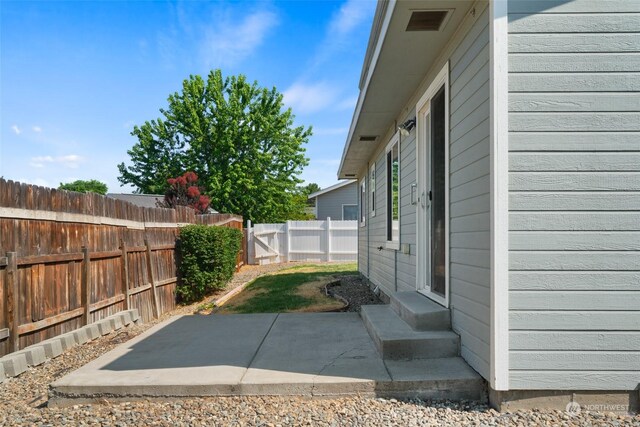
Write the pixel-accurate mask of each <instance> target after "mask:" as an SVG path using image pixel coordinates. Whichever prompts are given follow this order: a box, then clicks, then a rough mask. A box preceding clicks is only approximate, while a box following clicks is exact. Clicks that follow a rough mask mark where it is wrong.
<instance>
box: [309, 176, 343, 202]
mask: <svg viewBox="0 0 640 427" xmlns="http://www.w3.org/2000/svg"><path fill="white" fill-rule="evenodd" d="M354 182H355V180H353V179H347V180H344V181H340V182H338V183H337V184H334V185H332V186H331V187H327V188H324V189H322V190H320V191H316V192H315V193H311V194H309V197H308V198H309V199H314V198H316V197H318V196H321V195H323V194H326V193H329V192H331V191H334V190H337V189H339V188H342V187H345V186H347V185H349V184H353V183H354Z"/></svg>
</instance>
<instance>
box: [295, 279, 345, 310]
mask: <svg viewBox="0 0 640 427" xmlns="http://www.w3.org/2000/svg"><path fill="white" fill-rule="evenodd" d="M335 281H336V278H335V277H325V278H323V279H320V280H316V281H313V282H309V283H305V284H304V285H301V286H299V287H298V289H296V294H297V295H300V296H301V297H305V298H310V299H313V300H315V301H316V303H315V304H314V305H313V306H310V307H304V308H301V309H298V310H293V311H294V312H297V313H317V312H324V311H340V310H344V309H345V308H346V304H345V303H344V302H342V301H340V300H339V299H336V298H332V297H331V296H329V295H327V294H326V292H325V289H326V287H327V285H328V284H330V283H333V282H335Z"/></svg>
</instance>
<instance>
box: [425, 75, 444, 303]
mask: <svg viewBox="0 0 640 427" xmlns="http://www.w3.org/2000/svg"><path fill="white" fill-rule="evenodd" d="M430 127H431V138H430V144H429V145H430V147H429V152H430V169H431V171H430V172H431V173H430V177H429V181H430V184H431V191H430V194H429V196H430V197H429V198H430V201H431V203H430V205H431V209H430V212H429V214H430V216H431V218H430V222H431V224H430V225H431V226H430V227H429V228H430V236H429V237H430V243H429V245H430V251H429V252H430V258H431V259H430V264H431V265H430V267H431V272H430V273H429V272H428V273H427V274H430V275H431V292H433V293H435V294H437V295H440V296H443V297H444V296H445V293H446V265H445V262H446V248H445V245H446V233H447V230H446V229H445V224H446V206H445V202H446V200H445V192H446V175H445V174H446V164H445V162H446V161H447V160H446V158H445V153H446V152H445V132H446V129H445V91H444V87H442V88H441V89H440V90H439V91H438V93H437V94H436V95H435V96H434V97H433V98H432V99H431V126H430Z"/></svg>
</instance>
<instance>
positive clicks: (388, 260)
mask: <svg viewBox="0 0 640 427" xmlns="http://www.w3.org/2000/svg"><path fill="white" fill-rule="evenodd" d="M383 144H384V145H386V142H383ZM371 162H375V168H376V211H375V216H371V210H369V211H368V213H369V215H368V217H367V220H368V221H367V227H368V229H369V230H368V233H369V236H368V242H367V241H364V242H360V245H359V247H358V251H362V250H365V251H368V254H369V259H368V264H369V276H368V278H369V280H370V281H371V283H373V284H374V285H376V286H379V287H380V289H381V290H382V291H383V292H384V293H386V294H390V293H392V292H395V291H396V290H397V288H396V270H395V264H396V251H394V250H389V249H386V248H385V243H386V241H387V189H386V183H387V163H386V162H387V159H386V152H385V151H384V150H382V152H380V153H378V155H377V156H376V157H375V159H372V160H371ZM400 170H402V160H401V161H400ZM368 171H369V170H367V172H368ZM401 202H402V200H401ZM400 227H402V223H401V225H400ZM379 248H382V249H379ZM414 289H415V284H414Z"/></svg>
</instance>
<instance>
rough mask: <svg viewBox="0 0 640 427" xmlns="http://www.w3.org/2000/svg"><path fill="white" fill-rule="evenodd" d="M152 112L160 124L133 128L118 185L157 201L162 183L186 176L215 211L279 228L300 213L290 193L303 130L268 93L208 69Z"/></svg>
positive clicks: (301, 158)
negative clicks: (132, 142) (157, 111)
mask: <svg viewBox="0 0 640 427" xmlns="http://www.w3.org/2000/svg"><path fill="white" fill-rule="evenodd" d="M160 112H161V114H162V116H163V117H162V118H159V119H157V120H151V121H147V122H145V123H144V124H143V125H142V126H140V127H138V126H136V127H134V129H133V132H132V135H133V136H135V137H137V138H138V142H137V143H136V144H135V145H134V146H133V148H132V149H131V150H129V151H128V154H129V156H130V157H131V165H130V166H126V165H125V164H124V163H122V164H120V165H118V169H119V171H120V176H119V178H118V179H119V181H120V182H121V183H123V184H132V185H133V186H135V187H137V191H138V192H142V193H153V194H159V193H164V192H165V191H166V190H167V179H168V178H171V177H175V176H179V175H180V174H181V173H182V172H183V171H185V170H187V171H193V172H195V173H196V174H197V175H198V178H199V181H200V184H201V186H202V188H203V191H204V193H205V194H207V195H208V196H209V197H210V198H211V203H212V205H213V206H215V208H216V210H218V211H220V212H232V213H238V214H241V215H243V216H244V218H245V220H247V219H250V220H252V221H253V222H279V221H284V220H287V219H292V216H295V215H296V214H297V213H299V212H301V211H302V210H303V209H304V205H305V202H306V201H304V200H302V198H301V197H299V191H298V188H297V186H298V185H299V184H300V183H301V182H302V181H301V180H300V179H299V177H298V176H299V174H300V173H301V172H302V168H303V167H304V166H306V165H307V164H308V159H307V158H306V157H305V155H304V152H305V150H304V147H303V145H304V144H305V143H306V142H307V141H308V139H309V137H310V136H311V128H310V127H309V128H305V127H304V126H297V127H296V126H294V124H293V120H294V116H293V114H292V112H291V109H286V110H284V109H283V103H282V95H281V94H280V93H279V92H278V91H277V90H276V89H275V88H272V89H267V88H261V87H259V86H258V84H257V83H256V82H254V83H249V82H247V79H246V77H244V76H243V75H240V76H231V77H226V78H223V76H222V72H221V71H220V70H214V71H211V72H210V73H209V75H208V76H207V79H206V80H205V79H203V78H202V77H200V76H190V77H189V79H186V80H185V81H184V82H183V85H182V92H176V93H174V94H172V95H170V96H169V99H168V107H167V108H166V109H161V110H160Z"/></svg>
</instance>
